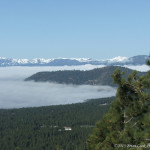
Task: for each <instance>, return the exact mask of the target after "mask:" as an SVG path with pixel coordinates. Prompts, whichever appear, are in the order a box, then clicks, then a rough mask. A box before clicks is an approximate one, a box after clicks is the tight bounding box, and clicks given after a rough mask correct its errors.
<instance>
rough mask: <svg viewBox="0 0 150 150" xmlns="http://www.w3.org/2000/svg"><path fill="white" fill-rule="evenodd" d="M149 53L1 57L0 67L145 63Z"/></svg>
mask: <svg viewBox="0 0 150 150" xmlns="http://www.w3.org/2000/svg"><path fill="white" fill-rule="evenodd" d="M147 58H148V56H147V55H137V56H133V57H129V58H128V57H121V56H117V57H114V58H112V59H105V60H93V59H91V58H49V59H44V58H35V59H12V58H5V57H0V67H8V66H65V65H66V66H77V65H86V64H91V65H144V64H145V61H146V59H147Z"/></svg>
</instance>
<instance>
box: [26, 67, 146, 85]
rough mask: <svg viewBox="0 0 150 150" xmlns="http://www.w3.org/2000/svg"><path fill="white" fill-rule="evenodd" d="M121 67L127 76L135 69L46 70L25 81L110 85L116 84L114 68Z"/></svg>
mask: <svg viewBox="0 0 150 150" xmlns="http://www.w3.org/2000/svg"><path fill="white" fill-rule="evenodd" d="M117 68H119V69H120V70H121V71H124V72H126V74H125V75H124V77H125V78H127V76H128V75H129V74H131V73H132V71H133V70H131V69H128V68H125V67H118V66H106V67H103V68H96V69H93V70H88V71H80V70H64V71H52V72H50V71H45V72H38V73H35V74H33V75H32V76H30V77H28V78H26V79H25V81H35V82H54V83H55V82H56V83H59V84H73V85H109V86H115V84H114V82H113V79H112V77H111V75H112V74H113V72H114V70H116V69H117ZM144 74H145V73H144V72H138V75H144Z"/></svg>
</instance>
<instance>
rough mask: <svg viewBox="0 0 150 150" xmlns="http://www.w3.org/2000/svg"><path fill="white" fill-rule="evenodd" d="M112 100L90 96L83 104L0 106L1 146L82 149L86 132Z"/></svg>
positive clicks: (22, 149) (24, 149)
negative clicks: (29, 106)
mask: <svg viewBox="0 0 150 150" xmlns="http://www.w3.org/2000/svg"><path fill="white" fill-rule="evenodd" d="M114 99H115V98H114V97H112V98H101V99H92V100H88V101H86V102H84V103H78V104H70V105H59V106H46V107H38V108H21V109H8V110H7V109H1V110H0V149H1V150H15V149H16V150H75V149H77V150H84V149H86V140H87V137H88V135H89V133H91V131H92V129H93V127H94V125H95V123H96V122H97V121H98V120H100V119H101V118H102V116H103V115H104V114H105V113H106V112H107V111H108V109H109V106H110V103H111V102H112V101H113V100H114ZM67 127H68V128H67ZM67 129H68V130H67Z"/></svg>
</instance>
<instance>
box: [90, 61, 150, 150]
mask: <svg viewBox="0 0 150 150" xmlns="http://www.w3.org/2000/svg"><path fill="white" fill-rule="evenodd" d="M147 64H148V65H150V60H148V61H147ZM123 75H124V72H120V70H119V69H117V70H115V72H114V73H113V75H112V78H113V80H114V82H115V83H116V84H118V89H117V94H116V100H115V101H114V102H113V103H112V104H111V106H110V109H109V112H108V113H107V114H106V115H105V116H104V117H103V119H102V120H101V121H99V122H98V123H97V124H96V127H95V129H94V131H93V134H91V135H90V136H89V138H88V140H87V147H88V150H111V149H112V150H114V149H116V150H117V149H119V148H120V147H121V146H122V147H123V148H124V149H130V148H131V146H139V147H140V146H143V145H144V144H148V143H150V95H149V88H150V71H149V72H147V74H146V75H143V76H138V75H137V72H136V71H134V72H133V73H132V74H130V75H129V76H128V78H127V79H125V78H124V77H123ZM146 146H147V145H146ZM149 148H150V147H149ZM131 149H133V148H131ZM139 149H144V148H139Z"/></svg>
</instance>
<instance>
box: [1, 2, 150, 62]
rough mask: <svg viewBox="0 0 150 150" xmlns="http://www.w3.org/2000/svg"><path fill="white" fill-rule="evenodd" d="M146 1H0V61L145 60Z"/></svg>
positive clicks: (149, 38)
mask: <svg viewBox="0 0 150 150" xmlns="http://www.w3.org/2000/svg"><path fill="white" fill-rule="evenodd" d="M149 43H150V1H149V0H125V1H123V0H13V1H12V0H1V1H0V56H1V57H10V58H35V57H44V58H53V57H55V58H56V57H67V58H70V57H89V58H94V59H105V58H112V57H115V56H118V55H120V56H127V57H128V56H134V55H139V54H146V55H148V54H149V52H150V44H149Z"/></svg>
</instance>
